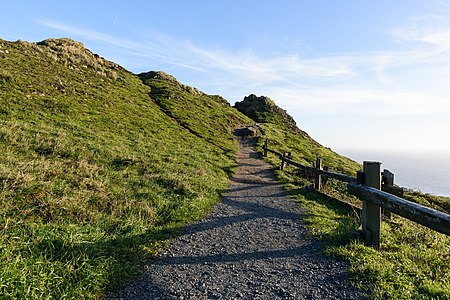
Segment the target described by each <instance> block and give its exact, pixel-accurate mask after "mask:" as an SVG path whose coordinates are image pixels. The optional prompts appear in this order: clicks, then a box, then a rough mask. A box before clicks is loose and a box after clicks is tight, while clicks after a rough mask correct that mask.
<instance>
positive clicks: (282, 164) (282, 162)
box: [280, 152, 287, 171]
mask: <svg viewBox="0 0 450 300" xmlns="http://www.w3.org/2000/svg"><path fill="white" fill-rule="evenodd" d="M285 157H287V152H283V155H282V156H281V157H280V158H281V166H280V170H281V171H283V170H284V165H285V164H286V162H285V161H284V158H285Z"/></svg>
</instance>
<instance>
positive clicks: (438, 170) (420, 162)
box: [337, 149, 450, 197]
mask: <svg viewBox="0 0 450 300" xmlns="http://www.w3.org/2000/svg"><path fill="white" fill-rule="evenodd" d="M337 152H338V153H339V154H341V155H344V156H347V157H349V158H351V159H353V160H355V161H357V162H359V163H361V164H362V162H363V161H378V162H381V163H382V166H381V169H388V170H389V171H391V172H392V173H394V176H395V184H397V185H399V186H401V187H405V188H409V189H413V190H418V191H421V192H422V193H427V194H432V195H438V196H446V197H450V153H448V154H447V153H423V154H422V153H393V152H392V153H390V152H382V151H370V150H369V151H367V150H349V149H341V150H337Z"/></svg>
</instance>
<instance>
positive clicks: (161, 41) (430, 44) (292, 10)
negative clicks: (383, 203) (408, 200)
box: [0, 0, 450, 152]
mask: <svg viewBox="0 0 450 300" xmlns="http://www.w3.org/2000/svg"><path fill="white" fill-rule="evenodd" d="M2 2H3V3H2V13H1V15H2V17H1V18H0V38H2V39H5V40H10V41H15V40H18V39H22V40H27V41H31V42H36V41H41V40H44V39H46V38H50V37H70V38H72V39H75V40H78V41H81V42H83V43H84V44H85V46H86V47H87V48H89V49H90V50H91V51H93V52H95V53H98V54H99V55H101V56H103V57H105V58H107V59H109V60H112V61H115V62H117V63H119V64H121V65H122V66H124V67H125V68H127V69H129V70H130V71H132V72H135V73H140V72H144V71H149V70H163V71H166V72H168V73H170V74H172V75H174V76H175V77H176V78H178V80H180V81H181V82H183V83H185V84H189V85H192V86H195V87H197V88H199V89H200V90H203V91H204V92H206V93H210V94H220V95H222V96H224V97H225V98H226V99H227V100H228V101H229V102H231V103H234V102H235V101H240V100H242V99H243V97H244V96H246V95H248V94H250V93H254V94H257V95H265V96H269V97H270V98H272V99H274V100H275V101H276V103H277V104H278V105H280V106H281V107H282V108H284V109H286V110H287V111H288V112H289V113H290V114H291V115H293V117H294V118H295V119H296V121H297V124H298V125H299V127H300V128H302V129H303V130H305V131H307V132H308V133H309V134H310V135H311V136H312V137H313V138H315V139H316V140H318V141H319V142H320V143H322V144H323V145H325V146H328V147H331V148H333V149H338V150H341V149H342V150H345V149H363V150H364V149H371V150H385V151H402V150H405V149H406V150H408V151H410V152H415V151H426V152H436V151H438V152H445V151H447V152H448V151H450V134H449V130H450V0H430V1H414V0H411V1H403V0H399V1H331V0H329V1H282V0H280V1H265V0H258V1H244V0H240V1H234V0H227V1H213V0H210V1H205V0H191V1H187V0H185V1H181V0H179V1H174V0H165V1H117V0H116V1H114V0H109V1H84V0H78V1H45V0H41V1H21V0H15V1H4V0H2Z"/></svg>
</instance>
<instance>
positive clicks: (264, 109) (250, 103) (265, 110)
mask: <svg viewBox="0 0 450 300" xmlns="http://www.w3.org/2000/svg"><path fill="white" fill-rule="evenodd" d="M234 107H235V108H236V109H237V110H239V111H240V112H242V113H243V114H245V115H246V116H248V117H250V118H251V119H253V120H254V121H255V122H258V123H274V124H279V125H286V126H287V127H288V128H290V129H292V130H294V131H296V132H302V131H301V130H300V129H299V128H298V127H297V124H296V123H295V121H294V118H292V117H291V116H290V115H289V114H288V113H287V112H286V110H284V109H282V108H280V107H278V106H277V105H276V104H275V102H274V101H273V100H272V99H270V98H269V97H266V96H261V97H257V96H256V95H254V94H251V95H249V96H247V97H244V100H243V101H241V102H236V103H235V105H234ZM302 133H303V134H306V133H304V132H302Z"/></svg>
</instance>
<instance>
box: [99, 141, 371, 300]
mask: <svg viewBox="0 0 450 300" xmlns="http://www.w3.org/2000/svg"><path fill="white" fill-rule="evenodd" d="M239 139H240V150H239V152H238V154H237V161H238V168H237V170H236V174H235V176H234V177H232V178H231V182H230V185H229V187H228V190H227V191H226V193H225V194H224V196H223V200H222V202H220V203H219V204H217V205H216V206H215V207H214V208H213V210H212V212H211V213H210V214H209V216H208V217H207V218H205V219H203V220H201V221H199V222H197V223H195V224H192V225H189V226H187V227H186V228H185V229H184V230H183V232H182V234H181V235H180V236H179V237H177V238H175V239H174V240H173V241H172V242H171V245H170V246H169V248H168V249H167V251H166V252H165V253H163V254H162V255H161V257H159V258H157V259H155V260H152V261H151V262H150V263H149V264H148V265H146V266H145V271H144V274H143V275H142V276H141V277H140V278H138V279H136V280H135V281H133V282H131V283H129V284H128V285H127V286H126V287H125V288H123V289H122V290H120V291H119V292H118V293H116V294H114V295H107V297H106V299H366V298H365V297H364V296H363V294H362V293H361V292H360V291H357V290H356V289H354V288H353V287H351V286H350V285H349V283H348V274H347V272H346V269H347V268H348V266H347V265H346V264H345V263H343V262H341V261H338V260H335V259H332V258H330V257H326V256H324V255H323V253H322V247H323V245H322V244H321V243H320V242H318V241H314V240H311V239H308V238H307V237H306V229H305V227H304V225H303V224H302V223H301V220H300V219H299V207H298V204H296V203H295V202H294V201H293V200H292V199H290V198H288V197H287V195H286V193H285V191H284V189H283V186H282V185H281V184H279V183H278V182H276V181H275V180H274V177H273V174H272V172H271V171H270V165H268V164H267V163H265V162H263V161H262V160H261V159H259V157H258V154H257V153H256V152H255V150H254V145H253V142H252V140H250V139H248V138H239Z"/></svg>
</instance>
